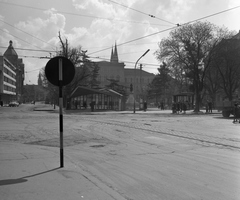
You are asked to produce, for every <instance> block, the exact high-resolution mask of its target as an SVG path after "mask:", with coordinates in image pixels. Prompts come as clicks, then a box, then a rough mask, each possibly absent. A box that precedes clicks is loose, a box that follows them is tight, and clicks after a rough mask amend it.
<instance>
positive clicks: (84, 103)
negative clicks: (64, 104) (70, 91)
mask: <svg viewBox="0 0 240 200" xmlns="http://www.w3.org/2000/svg"><path fill="white" fill-rule="evenodd" d="M83 107H84V108H85V109H87V103H86V101H84V102H83Z"/></svg>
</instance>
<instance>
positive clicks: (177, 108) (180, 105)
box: [172, 102, 187, 114]
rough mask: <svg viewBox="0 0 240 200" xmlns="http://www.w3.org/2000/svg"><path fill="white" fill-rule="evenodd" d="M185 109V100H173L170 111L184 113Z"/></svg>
mask: <svg viewBox="0 0 240 200" xmlns="http://www.w3.org/2000/svg"><path fill="white" fill-rule="evenodd" d="M186 110H187V102H176V103H175V102H173V104H172V112H173V113H177V114H179V113H180V112H183V113H184V114H185V113H186Z"/></svg>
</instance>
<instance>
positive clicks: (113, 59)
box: [110, 42, 118, 63]
mask: <svg viewBox="0 0 240 200" xmlns="http://www.w3.org/2000/svg"><path fill="white" fill-rule="evenodd" d="M110 62H113V63H118V52H117V44H116V42H115V46H114V50H113V48H112V52H111V58H110Z"/></svg>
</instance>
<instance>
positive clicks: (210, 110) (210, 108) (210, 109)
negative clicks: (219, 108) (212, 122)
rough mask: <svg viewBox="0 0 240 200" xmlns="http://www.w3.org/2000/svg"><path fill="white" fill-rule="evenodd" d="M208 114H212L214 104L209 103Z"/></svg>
mask: <svg viewBox="0 0 240 200" xmlns="http://www.w3.org/2000/svg"><path fill="white" fill-rule="evenodd" d="M208 112H209V113H212V102H211V101H208Z"/></svg>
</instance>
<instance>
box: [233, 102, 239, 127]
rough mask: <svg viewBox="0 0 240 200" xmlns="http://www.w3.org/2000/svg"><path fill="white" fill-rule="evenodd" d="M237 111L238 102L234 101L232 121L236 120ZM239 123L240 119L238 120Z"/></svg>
mask: <svg viewBox="0 0 240 200" xmlns="http://www.w3.org/2000/svg"><path fill="white" fill-rule="evenodd" d="M238 112H239V107H238V104H237V103H235V104H234V107H233V116H234V118H233V123H235V122H237V121H238ZM239 123H240V120H239Z"/></svg>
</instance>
